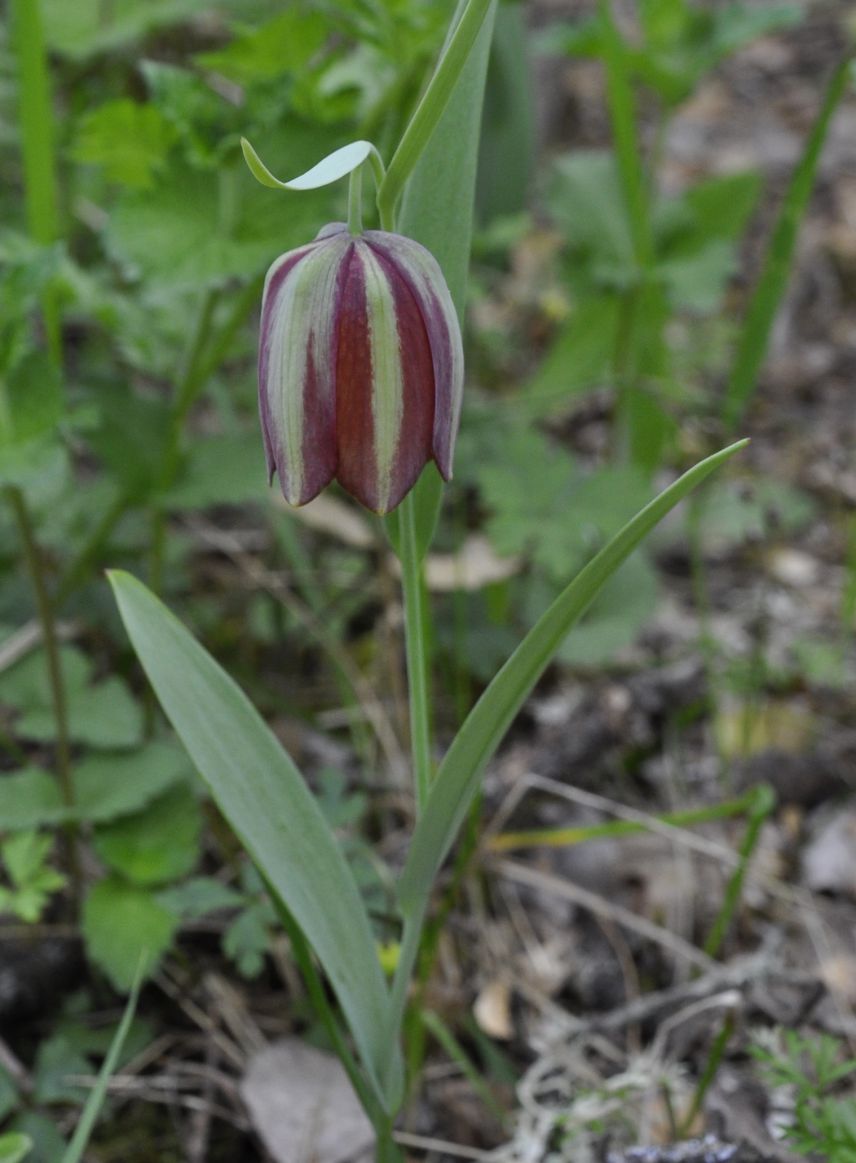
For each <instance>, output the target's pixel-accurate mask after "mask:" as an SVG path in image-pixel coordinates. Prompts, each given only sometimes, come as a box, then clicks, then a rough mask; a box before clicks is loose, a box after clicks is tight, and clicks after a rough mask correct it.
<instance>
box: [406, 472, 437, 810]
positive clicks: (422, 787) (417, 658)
mask: <svg viewBox="0 0 856 1163" xmlns="http://www.w3.org/2000/svg"><path fill="white" fill-rule="evenodd" d="M415 509H416V505H415V499H414V496H413V493H412V492H410V493H409V494H408V495H407V496H406V497H405V498H404V500H403V501H402V502H401V506H400V508H399V519H400V522H401V523H400V525H399V529H400V531H401V538H400V555H401V585H402V589H403V591H404V628H405V636H406V641H405V651H406V655H407V678H408V682H409V685H410V746H411V752H412V756H413V782H414V786H415V789H416V805H417V809H418V810H419V811H421V810H422V809H423V808H424V807H425V803H426V801H427V799H428V792H429V790H430V787H431V777H432V771H431V766H432V765H431V717H430V713H429V710H428V666H427V651H426V649H425V603H424V591H423V585H422V569H421V561H420V557H419V549H418V546H417V542H416V511H415Z"/></svg>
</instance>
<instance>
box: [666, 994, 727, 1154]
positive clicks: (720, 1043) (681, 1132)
mask: <svg viewBox="0 0 856 1163" xmlns="http://www.w3.org/2000/svg"><path fill="white" fill-rule="evenodd" d="M735 1026H736V1022H735V1018H734V1013H733V1012H732V1011H731V1010H729V1011H728V1012H727V1013H726V1015H725V1018H724V1020H723V1023H722V1027H721V1029H720V1030H719V1033H718V1034H717V1035H716V1038H715V1039H714V1042H713V1045H712V1046H711V1048H710V1053H709V1054H708V1056H707V1061H706V1062H705V1064H704V1071H703V1072H702V1076H701V1078H700V1079H699V1080H698V1085H697V1086H696V1088H695V1093H694V1094H693V1097H692V1102H691V1103H690V1107H689V1110H688V1111H687V1113H686V1114H685V1115H684V1117H683V1119H682V1120H681V1123H680V1126H679V1127H677V1128H676V1137H677V1138H678V1139H683V1138H684V1137H685V1136H686V1135H688V1134H689V1133H690V1131H691V1130H692V1127H693V1123H694V1122H695V1120H696V1116H697V1115H698V1113H699V1111H700V1110H701V1106H702V1103H703V1102H704V1096H705V1095H706V1094H707V1092H708V1090H709V1089H710V1084H711V1083H712V1082H713V1080H714V1078H715V1077H716V1072H717V1070H718V1069H719V1066H720V1063H721V1062H722V1059H723V1057H724V1055H725V1050H726V1047H727V1046H728V1043H729V1042H730V1041H731V1036H732V1034H733V1033H734V1028H735Z"/></svg>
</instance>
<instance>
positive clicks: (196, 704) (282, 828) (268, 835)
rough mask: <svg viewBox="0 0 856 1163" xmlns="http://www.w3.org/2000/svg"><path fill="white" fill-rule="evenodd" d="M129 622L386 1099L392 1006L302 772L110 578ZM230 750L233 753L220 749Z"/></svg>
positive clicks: (192, 643)
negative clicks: (385, 1032)
mask: <svg viewBox="0 0 856 1163" xmlns="http://www.w3.org/2000/svg"><path fill="white" fill-rule="evenodd" d="M109 578H110V582H111V585H112V586H113V591H114V594H115V596H116V600H117V603H118V605H119V611H120V613H121V615H122V620H123V621H124V623H125V627H126V629H127V631H128V634H129V636H130V638H131V641H132V643H133V645H134V647H135V649H136V651H137V654H138V656H139V658H140V661H141V662H142V664H143V667H144V669H145V671H146V673H147V675H148V676H149V679H150V681H151V683H152V685H153V687H154V689H155V692H156V693H157V695H158V698H159V699H160V702H161V704H162V706H163V707H164V710H165V711H166V714H167V716H168V718H169V719H170V720H171V722H172V724H173V726H174V727H175V730H176V731H177V733H178V735H179V736H180V738H181V740H182V742H183V743H184V745H185V747H186V748H187V750H188V753H189V754H190V757H191V759H192V760H193V762H194V763H195V765H196V767H197V769H198V771H199V773H200V775H201V776H202V777H203V779H204V780H205V782H206V783H207V784H208V787H209V789H210V791H211V793H212V795H213V797H214V799H215V801H216V802H217V804H218V805H219V807H220V809H221V811H222V812H223V814H224V815H225V816H226V818H227V819H228V820H229V822H230V823H231V825H232V827H233V828H234V830H235V832H236V833H237V834H238V836H239V837H240V839H241V840H242V841H243V843H244V844H245V846H246V848H247V850H248V851H249V852H250V854H251V856H252V857H253V859H254V860H255V861H256V863H257V864H258V865H259V867H260V868H261V869H262V871H263V872H264V874H265V876H266V878H267V879H268V881H269V882H270V884H271V885H272V886H273V887H274V889H275V890H276V892H277V893H278V894H279V895H280V896H281V897H282V899H283V901H284V902H285V904H286V906H287V907H288V909H289V911H290V912H291V913H292V915H293V916H294V917H295V919H296V920H297V922H298V924H299V925H300V927H301V929H302V930H303V932H304V933H305V935H306V937H307V939H308V940H309V941H310V943H311V945H312V946H313V948H314V950H315V952H316V954H317V955H318V958H319V960H320V961H321V964H322V965H323V966H324V969H325V970H326V972H327V974H328V976H329V978H330V982H331V984H332V986H333V989H334V990H335V992H336V994H337V996H338V998H339V1001H340V1003H341V1005H342V1009H343V1011H344V1013H345V1015H346V1017H347V1019H348V1023H349V1026H350V1028H351V1031H352V1033H353V1035H354V1039H355V1041H356V1043H357V1046H358V1048H359V1050H360V1053H361V1056H362V1058H363V1061H364V1063H365V1065H366V1067H367V1069H368V1070H369V1073H370V1075H371V1077H372V1079H373V1081H374V1083H375V1085H376V1087H377V1089H378V1091H379V1093H382V1087H381V1084H380V1079H381V1078H383V1077H384V1076H385V1075H386V1074H387V1070H388V1065H389V1050H388V1048H387V1047H385V1046H384V1045H382V1044H381V1038H380V1033H381V1031H382V1029H383V1021H384V1015H385V1012H386V1008H387V1005H388V995H387V990H386V984H385V982H384V979H383V974H382V971H381V968H380V962H379V960H378V958H377V955H376V952H375V948H374V944H373V940H372V935H371V929H370V927H369V921H368V917H367V915H366V911H365V908H364V906H363V903H362V901H361V899H360V896H359V893H358V891H357V888H356V886H355V884H354V881H353V878H352V876H351V873H350V871H349V870H348V867H347V865H346V863H345V861H344V857H343V856H342V853H341V851H340V849H339V847H338V845H337V844H336V841H335V839H334V837H333V835H332V833H331V832H330V829H329V827H328V826H327V824H326V822H325V821H324V818H323V815H322V814H321V811H320V809H319V807H318V805H317V803H316V801H315V800H314V798H313V797H312V795H311V794H310V792H309V790H308V789H307V787H306V785H305V784H304V782H303V778H302V776H301V775H300V772H299V771H298V769H297V768H296V767H295V765H294V764H293V762H292V761H291V759H290V758H289V756H288V755H287V754H286V753H285V751H284V750H283V749H282V747H281V746H280V745H279V743H278V742H277V740H276V738H275V737H274V735H273V734H272V732H271V731H270V730H269V728H268V727H267V726H266V724H265V723H264V722H263V720H262V718H261V716H260V715H259V714H258V712H257V711H256V710H255V708H254V707H253V706H252V704H251V703H250V701H249V700H248V699H247V697H246V695H245V694H244V693H243V691H241V690H240V688H239V687H238V686H237V685H236V684H235V683H234V682H233V681H232V679H231V678H229V676H228V675H227V674H226V673H225V671H223V669H222V668H221V667H220V666H219V665H218V664H217V663H216V662H215V661H214V659H213V658H211V656H210V655H209V654H208V653H207V651H206V650H205V649H204V648H203V647H202V646H201V645H200V643H198V642H197V641H196V640H195V639H194V638H193V637H192V635H191V634H190V633H189V632H188V631H187V630H186V629H185V628H184V626H182V624H181V623H180V622H179V621H178V619H177V618H175V616H174V615H173V614H171V613H170V612H169V610H167V608H166V607H165V606H164V605H163V604H162V603H161V602H160V601H159V600H158V599H157V598H156V597H155V596H154V595H153V594H152V593H151V592H150V591H149V590H148V589H147V588H146V587H145V586H144V585H143V584H142V583H141V582H139V581H137V580H136V578H133V577H132V576H131V575H130V574H126V573H123V572H121V571H116V572H112V573H111V574H110V575H109ZM224 740H228V746H226V747H224V746H223V741H224Z"/></svg>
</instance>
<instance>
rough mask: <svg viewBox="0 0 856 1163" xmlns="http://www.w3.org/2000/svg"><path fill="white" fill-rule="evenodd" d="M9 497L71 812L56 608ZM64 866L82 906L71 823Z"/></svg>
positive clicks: (19, 499)
mask: <svg viewBox="0 0 856 1163" xmlns="http://www.w3.org/2000/svg"><path fill="white" fill-rule="evenodd" d="M6 495H7V497H8V499H9V503H10V505H11V507H12V512H13V514H14V516H15V522H16V524H17V526H18V532H19V534H20V537H21V543H22V545H23V548H24V557H25V559H26V562H27V570H28V572H29V574H30V581H31V583H32V586H33V595H34V597H35V600H36V614H37V617H38V620H39V626H40V627H41V631H42V642H43V643H44V648H45V660H46V663H47V671H48V685H49V687H50V692H51V702H52V703H53V714H54V726H55V729H56V773H57V778H58V780H59V785H60V791H61V793H62V798H63V803H64V805H65V807H66V808H67V809H69V811H72V810H73V808H74V784H73V782H72V777H71V744H70V739H69V731H68V701H67V699H66V691H65V682H64V679H63V674H62V663H61V661H60V656H59V640H58V637H57V633H56V619H55V617H54V606H53V603H52V602H51V598H50V595H49V593H48V588H47V583H46V581H45V571H44V560H43V558H42V554H41V551H40V549H39V546H38V543H37V542H36V538H35V533H34V531H33V523H32V520H31V518H30V512H29V509H28V508H27V502H26V500H25V499H24V494H23V493H22V491H21V490H20V489H19V488H18V487H17V486H15V485H9V486H7V488H6ZM65 864H66V871H67V873H68V878H69V881H70V882H71V886H72V892H73V894H74V901H75V907H77V906H78V905H79V903H80V899H81V891H82V879H81V871H80V855H79V852H78V848H77V824H76V823H75V822H74V821H73V820H70V821H69V822H68V823H67V824H66V825H65Z"/></svg>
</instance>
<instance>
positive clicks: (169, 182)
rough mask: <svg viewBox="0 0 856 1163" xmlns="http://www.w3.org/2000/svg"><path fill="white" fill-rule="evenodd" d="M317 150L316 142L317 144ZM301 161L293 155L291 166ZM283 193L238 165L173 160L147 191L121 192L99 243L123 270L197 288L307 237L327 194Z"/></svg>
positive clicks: (248, 271) (252, 267) (252, 270)
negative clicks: (203, 168) (209, 166)
mask: <svg viewBox="0 0 856 1163" xmlns="http://www.w3.org/2000/svg"><path fill="white" fill-rule="evenodd" d="M324 148H325V145H324V142H323V140H322V141H320V142H319V143H318V145H317V149H318V150H323V149H324ZM314 160H317V152H316V154H315V155H314ZM301 164H302V159H298V158H295V159H294V168H296V169H299V167H300V165H301ZM286 197H287V195H283V194H274V193H272V192H271V191H270V190H265V189H263V188H262V187H260V186H258V185H257V184H256V183H255V182H254V181H253V179H252V178H251V177H250V175H249V174H248V173H247V172H246V169H245V167H244V165H243V163H241V165H240V168H239V167H237V166H236V165H229V166H227V165H226V164H225V163H224V165H223V168H222V169H221V170H220V172H219V173H210V172H204V173H200V172H199V171H197V170H193V169H190V168H189V167H186V166H182V165H175V166H173V167H171V168H170V169H169V171H168V172H167V173H165V174H164V175H163V177H162V178H161V179H160V180H159V181H158V184H157V186H156V187H155V189H154V190H151V191H147V192H146V193H144V194H142V193H139V194H138V193H127V194H125V195H123V197H122V198H121V200H120V201H119V204H118V206H117V207H116V209H115V211H114V213H113V214H112V216H111V219H110V223H109V225H108V228H107V240H108V243H109V245H110V247H111V249H112V251H113V252H114V254H115V256H116V257H117V258H118V259H119V260H120V261H121V262H122V263H123V264H124V265H125V266H126V267H127V268H128V269H129V271H130V272H131V273H134V274H137V275H139V276H141V277H142V278H144V279H152V280H154V281H155V282H159V283H161V284H162V285H164V286H170V287H178V286H187V287H193V288H195V289H196V290H197V291H201V290H203V289H204V288H205V287H208V286H212V285H217V284H219V283H222V282H224V281H225V280H226V279H229V278H235V277H239V276H248V275H254V274H257V273H258V272H259V271H261V270H263V269H264V268H265V267H266V266H268V265H269V264H270V263H271V262H273V260H274V259H275V258H277V257H278V256H279V255H280V254H282V253H283V251H286V250H289V249H291V248H293V247H296V246H300V245H302V244H303V243H305V242H308V241H309V240H310V239H312V238H314V237H315V235H316V234H317V233H318V226H319V221H321V222H323V207H324V206H325V205H326V202H325V199H326V198H327V197H328V195H327V193H326V192H325V191H322V192H319V193H309V194H299V195H294V196H292V197H289V198H288V202H287V203H286V202H285V201H284V199H285V198H286ZM319 199H320V200H319Z"/></svg>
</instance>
